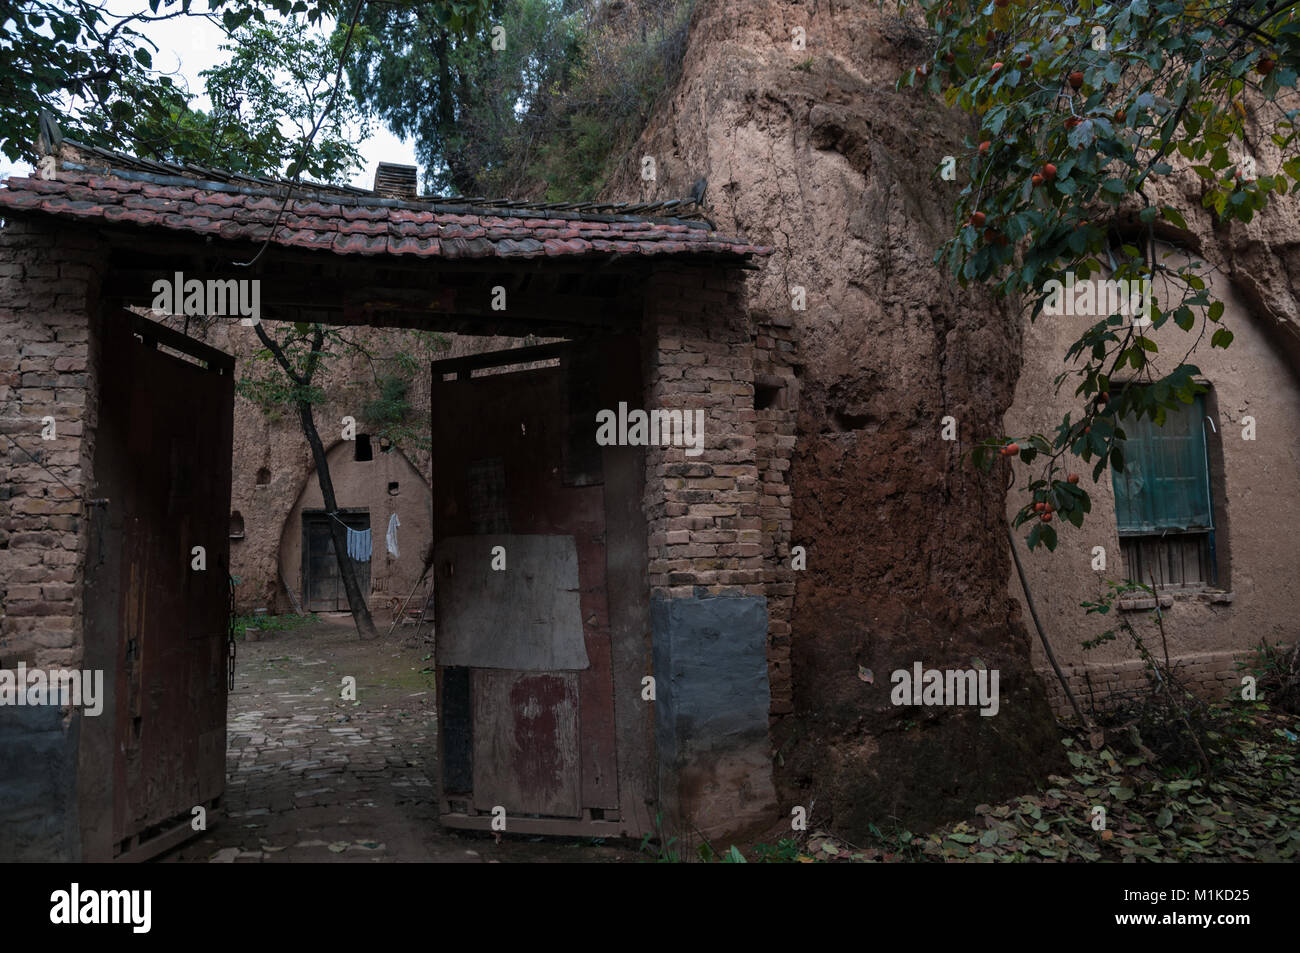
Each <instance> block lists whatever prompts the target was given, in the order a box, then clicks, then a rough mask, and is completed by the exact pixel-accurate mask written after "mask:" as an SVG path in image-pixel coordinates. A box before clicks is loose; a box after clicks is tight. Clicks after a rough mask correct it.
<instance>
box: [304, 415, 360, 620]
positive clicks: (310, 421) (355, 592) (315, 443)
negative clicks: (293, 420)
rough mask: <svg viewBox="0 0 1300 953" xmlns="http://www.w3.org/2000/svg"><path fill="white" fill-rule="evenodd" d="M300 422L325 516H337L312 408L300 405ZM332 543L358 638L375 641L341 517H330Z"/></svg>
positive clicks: (328, 472)
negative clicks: (318, 485)
mask: <svg viewBox="0 0 1300 953" xmlns="http://www.w3.org/2000/svg"><path fill="white" fill-rule="evenodd" d="M298 419H299V420H301V421H302V432H303V436H305V437H306V438H307V443H308V445H309V446H310V447H311V455H312V459H313V460H314V461H315V462H316V477H317V479H318V480H319V481H320V495H321V499H322V500H323V501H324V503H325V512H326V513H330V514H336V513H338V511H339V504H338V500H337V499H336V498H335V496H334V481H333V480H332V479H331V478H330V466H329V461H328V460H326V458H325V445H324V444H323V443H321V439H320V433H319V432H318V431H317V430H316V419H315V417H314V416H313V415H312V412H311V404H309V403H307V402H306V401H299V402H298ZM330 539H332V540H334V555H335V557H336V558H337V559H338V561H339V575H340V576H341V577H342V579H343V591H344V592H345V593H347V596H348V607H349V608H350V609H351V610H352V621H353V622H354V623H356V627H357V635H358V636H359V637H360V638H363V639H373V638H374V637H375V636H376V635H378V632H377V631H376V630H375V623H374V620H373V619H371V618H370V607H369V606H367V605H366V599H365V595H364V594H363V593H362V592H361V586H359V585H358V584H357V574H356V570H355V568H354V567H353V565H352V559H351V557H350V556H348V536H347V529H346V528H345V527H344V525H343V523H342V522H341V521H340V520H339V519H338V517H337V516H331V517H330Z"/></svg>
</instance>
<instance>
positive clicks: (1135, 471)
mask: <svg viewBox="0 0 1300 953" xmlns="http://www.w3.org/2000/svg"><path fill="white" fill-rule="evenodd" d="M1121 426H1122V427H1123V429H1124V433H1125V435H1126V436H1127V440H1126V442H1125V444H1124V472H1123V473H1116V472H1115V471H1114V470H1112V471H1111V483H1112V486H1113V488H1114V491H1115V521H1116V523H1117V525H1118V528H1119V534H1120V535H1121V536H1143V535H1160V534H1165V533H1211V532H1213V531H1214V502H1213V496H1212V494H1211V491H1210V467H1209V455H1208V450H1207V447H1206V438H1205V398H1204V395H1202V394H1197V395H1196V397H1195V400H1194V401H1193V402H1192V403H1191V404H1187V405H1184V407H1183V408H1182V409H1181V410H1180V411H1179V410H1176V411H1172V412H1170V413H1169V414H1168V415H1167V416H1166V418H1165V423H1164V426H1157V425H1156V423H1155V421H1153V420H1151V419H1150V418H1149V417H1143V418H1142V419H1141V420H1134V419H1133V418H1125V419H1124V420H1123V421H1121Z"/></svg>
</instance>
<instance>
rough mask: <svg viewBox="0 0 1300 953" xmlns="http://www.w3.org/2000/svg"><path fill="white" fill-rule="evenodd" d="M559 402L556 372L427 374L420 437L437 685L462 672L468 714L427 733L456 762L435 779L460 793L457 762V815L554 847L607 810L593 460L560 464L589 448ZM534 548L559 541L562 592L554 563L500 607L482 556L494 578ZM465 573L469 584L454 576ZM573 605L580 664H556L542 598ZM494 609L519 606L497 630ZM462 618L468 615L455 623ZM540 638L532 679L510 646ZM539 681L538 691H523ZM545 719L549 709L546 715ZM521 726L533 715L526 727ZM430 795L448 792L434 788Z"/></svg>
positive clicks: (607, 706) (556, 634)
mask: <svg viewBox="0 0 1300 953" xmlns="http://www.w3.org/2000/svg"><path fill="white" fill-rule="evenodd" d="M571 391H572V388H571V386H570V383H569V375H568V373H567V372H566V369H565V368H546V369H540V370H531V371H522V372H517V373H506V374H490V375H485V376H480V377H468V376H465V377H462V378H461V379H460V380H455V381H447V382H444V381H443V380H442V374H441V373H438V372H436V369H435V374H434V392H433V401H434V408H433V434H432V436H433V442H434V446H436V447H438V448H439V453H438V457H437V460H436V461H435V464H434V473H433V478H434V479H433V500H434V542H435V545H436V546H437V547H438V549H437V556H436V559H435V567H436V571H435V601H434V605H435V610H436V614H437V620H438V633H439V636H438V647H437V650H436V651H437V652H438V665H439V669H440V672H441V673H442V676H443V680H444V684H445V683H446V679H447V676H448V673H449V672H452V671H455V669H456V668H457V667H462V666H468V668H469V672H470V677H469V695H470V698H469V700H468V705H458V706H457V709H458V711H460V712H466V713H468V717H469V719H470V720H469V723H468V724H460V723H458V722H457V721H456V720H455V719H454V718H453V719H452V720H451V721H448V719H447V718H446V717H443V718H442V719H440V723H441V725H442V732H443V737H442V739H441V742H442V744H443V745H444V750H445V751H448V752H453V753H455V754H456V757H455V764H454V765H448V764H447V763H446V762H444V768H447V767H454V768H455V769H456V770H455V772H454V773H455V774H456V775H457V776H458V777H461V778H463V776H464V773H465V771H464V769H465V768H467V767H468V765H466V764H465V763H464V762H465V761H466V760H468V761H470V762H472V771H470V772H469V773H470V774H471V775H472V779H473V791H472V798H471V799H470V800H469V802H468V804H469V806H470V807H471V808H472V809H474V810H478V811H485V810H490V809H491V807H494V806H498V805H500V806H505V807H506V808H507V811H508V812H510V811H511V808H510V806H509V804H510V803H515V804H518V805H521V806H520V807H518V808H516V809H515V810H517V811H522V812H524V813H526V814H532V815H541V817H542V818H552V819H554V823H551V824H550V826H547V827H541V826H539V827H537V828H535V829H537V830H545V831H547V832H554V833H562V832H569V831H572V832H580V831H583V830H590V829H592V828H591V824H592V822H593V821H595V822H600V821H602V820H604V819H612V818H616V817H617V814H616V813H615V812H617V810H618V808H619V802H618V784H617V760H616V753H615V740H614V739H615V726H614V699H613V677H612V674H611V651H610V644H609V638H610V635H609V609H608V599H607V595H606V591H605V587H606V582H605V562H606V553H605V545H606V540H605V517H604V512H605V499H604V487H603V486H602V485H601V482H600V473H599V460H600V458H599V456H598V455H591V454H586V455H579V454H576V453H575V452H574V447H575V446H576V447H581V446H582V444H583V442H584V441H586V442H594V437H595V427H594V415H589V414H586V413H585V412H583V413H575V412H574V411H573V408H572V407H571V404H572V402H573V401H572V397H571ZM588 420H589V421H590V426H589V428H588V430H587V432H585V433H575V432H574V431H573V428H574V427H579V428H583V427H587V423H586V421H588ZM466 421H473V426H466V425H465V422H466ZM580 456H581V459H580V460H579V457H580ZM525 539H527V540H531V541H532V542H531V544H525V543H523V542H522V541H523V540H525ZM548 539H550V540H560V539H563V540H565V543H564V545H567V546H568V547H570V549H571V552H572V554H573V555H572V557H569V558H572V559H573V561H574V562H576V569H577V572H576V579H574V580H573V581H572V582H570V581H568V577H563V578H562V577H561V575H557V574H556V573H555V572H554V571H553V570H554V567H555V566H557V565H559V564H560V562H562V559H561V557H560V556H559V555H558V553H551V554H550V555H549V556H548V557H546V558H545V563H546V565H547V566H549V567H551V568H550V569H547V570H544V571H542V572H541V574H540V575H539V576H537V577H536V578H535V579H534V580H532V584H533V588H532V589H531V590H530V589H528V587H527V586H525V585H524V580H523V579H519V580H517V586H516V588H515V589H512V590H511V591H510V595H508V596H507V595H506V594H505V588H502V592H496V591H495V590H494V589H493V587H494V586H495V587H507V586H508V585H509V583H507V582H506V581H505V580H503V579H501V575H502V574H501V573H499V572H497V573H494V572H491V571H490V570H489V566H490V561H491V546H492V545H493V544H494V543H499V544H501V545H504V546H505V549H506V565H507V569H506V570H505V574H506V575H509V574H510V573H516V572H518V573H523V572H524V571H525V570H526V569H529V568H536V567H538V566H540V565H541V563H539V562H531V563H530V562H529V561H528V559H529V557H536V558H537V559H542V557H543V553H542V549H544V548H545V547H546V546H549V545H552V543H548V542H546V540H548ZM511 540H514V541H515V542H514V543H513V544H512V543H511V542H510V541H511ZM556 545H559V544H558V543H557V544H556ZM530 546H531V548H530ZM534 550H535V551H534ZM521 556H523V557H525V558H524V559H523V561H522V562H521V561H520V558H519V557H521ZM467 561H468V562H467ZM449 566H450V567H451V575H450V576H449V575H448V571H449ZM467 566H472V567H473V568H472V570H470V571H468V572H467V571H465V570H466V568H467ZM479 569H481V570H482V572H479ZM493 576H496V577H497V579H496V580H493V579H492V577H493ZM574 590H576V596H577V599H576V606H574V608H576V610H577V615H578V616H579V618H580V623H579V626H578V628H580V632H581V644H582V647H583V649H584V654H585V664H578V663H577V662H574V661H573V653H571V652H569V651H567V650H565V651H561V649H562V648H563V647H564V646H565V645H568V644H569V642H568V641H567V639H568V635H569V633H570V632H573V633H574V635H575V636H576V634H577V633H576V631H575V629H574V627H573V626H572V623H571V616H570V614H569V611H568V609H567V608H565V609H564V611H562V612H561V611H559V608H558V606H559V603H557V602H555V600H554V596H555V594H556V593H558V592H565V593H567V594H568V596H569V598H570V599H571V598H572V596H573V595H574V594H575V593H574ZM507 598H509V599H524V600H527V604H526V606H525V607H524V609H523V611H522V612H521V613H513V614H512V611H510V610H508V609H503V608H501V607H500V605H499V603H500V602H501V601H502V600H503V599H507ZM467 605H469V606H477V608H470V609H469V610H468V611H467V609H466V607H467ZM565 605H566V606H567V605H569V603H565ZM516 616H518V617H517V618H516ZM546 619H549V622H546V623H545V624H541V625H539V624H537V621H536V620H546ZM548 625H549V632H550V636H549V638H550V639H551V640H552V644H550V645H549V646H548V650H549V653H550V656H551V657H552V659H553V660H554V661H553V662H552V663H551V664H554V666H555V668H554V669H552V670H549V671H544V672H540V671H538V670H537V667H536V655H534V654H530V653H528V652H524V651H522V650H520V649H519V648H518V645H519V644H521V643H523V642H524V641H526V635H527V633H530V632H531V633H532V634H533V635H538V634H540V633H541V632H543V630H546V629H547V626H548ZM467 646H468V647H469V648H468V650H467ZM561 660H565V661H561ZM504 672H513V673H514V676H512V677H515V678H517V679H519V680H522V681H519V682H517V683H512V684H513V685H514V688H513V689H512V690H516V689H517V691H516V694H515V695H512V694H511V692H510V691H507V690H506V688H504V687H503V684H502V679H503V678H505V676H504V675H503V673H504ZM543 674H544V675H545V676H546V679H550V681H546V680H542V681H536V680H533V681H529V679H530V678H532V679H535V678H537V677H540V676H542V675H543ZM457 677H458V678H459V677H460V676H457ZM520 685H527V686H530V687H529V688H528V689H525V688H522V687H520ZM561 685H563V686H564V689H563V690H561V689H560V687H559V686H561ZM484 693H487V694H484ZM519 693H523V695H520V694H519ZM524 696H526V697H524ZM544 700H549V701H547V702H546V704H543V701H544ZM552 703H553V706H555V707H553V708H548V707H547V705H550V704H552ZM519 705H523V706H524V708H523V709H519V708H518V707H517V706H519ZM570 705H571V706H572V719H573V725H574V728H575V733H574V734H573V735H572V739H571V740H572V743H573V748H572V750H570V749H569V748H568V747H567V745H568V743H569V740H570V735H569V734H568V733H567V729H564V728H563V725H564V724H565V722H564V718H567V717H569V716H568V715H567V714H565V715H564V717H563V718H561V713H567V712H568V711H569V708H568V706H570ZM525 711H529V712H533V711H535V712H536V714H535V715H534V716H533V717H531V718H529V717H526V716H525V715H524V713H523V712H525ZM443 714H444V715H450V714H452V712H444V713H443ZM462 717H464V716H462ZM466 734H468V736H469V737H470V738H471V739H472V740H471V742H470V744H469V746H468V747H469V749H470V751H471V752H472V756H471V757H469V758H466V757H465V754H464V748H465V745H464V744H463V742H457V744H456V745H450V744H449V742H452V741H455V740H456V739H460V738H463V737H464V736H465V735H466ZM522 737H528V738H532V739H534V742H535V743H536V744H537V745H538V746H539V748H538V751H539V753H538V754H537V756H536V757H537V759H539V760H535V761H529V760H527V759H524V760H520V759H519V757H517V756H516V755H515V754H514V751H515V749H514V748H513V747H511V745H512V744H514V743H515V742H517V741H518V740H519V739H520V738H522ZM512 739H513V740H512ZM552 769H554V770H556V771H561V772H564V773H565V776H564V778H563V779H562V780H556V778H555V776H554V774H553V772H552ZM443 793H444V795H446V794H450V793H453V792H452V791H451V789H448V788H446V787H445V786H444V791H443ZM456 793H459V794H469V793H470V792H464V791H460V792H456ZM462 803H464V802H462ZM525 805H531V807H525ZM443 809H444V810H443V819H444V822H445V823H449V824H458V823H467V824H468V826H482V825H481V824H478V823H472V822H471V821H472V820H473V819H470V821H467V820H466V819H465V818H460V817H453V816H451V815H453V814H454V813H456V812H454V811H453V810H452V808H451V806H450V804H449V801H448V799H447V798H446V797H444V800H443ZM562 818H563V819H572V820H560V819H562Z"/></svg>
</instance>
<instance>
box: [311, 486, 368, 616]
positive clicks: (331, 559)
mask: <svg viewBox="0 0 1300 953" xmlns="http://www.w3.org/2000/svg"><path fill="white" fill-rule="evenodd" d="M339 518H340V519H341V520H342V521H343V522H344V523H345V524H346V525H347V526H348V527H350V528H351V529H354V530H357V531H364V530H368V529H370V514H369V513H363V512H348V511H343V512H341V513H340V514H339ZM330 519H332V517H330V516H329V514H327V513H324V512H321V511H307V512H305V513H303V515H302V536H303V540H302V589H303V593H304V603H305V604H304V606H303V608H305V609H306V610H307V611H308V612H348V611H350V608H351V606H350V604H349V602H348V594H347V590H346V589H345V588H344V586H343V576H342V574H341V573H340V572H339V562H338V558H337V557H336V556H335V555H334V536H333V533H332V531H331V529H330ZM372 551H373V550H372ZM352 569H353V571H354V572H355V573H356V577H357V585H358V586H359V587H360V588H361V592H362V593H363V594H366V595H369V593H370V563H369V562H358V561H356V560H353V561H352Z"/></svg>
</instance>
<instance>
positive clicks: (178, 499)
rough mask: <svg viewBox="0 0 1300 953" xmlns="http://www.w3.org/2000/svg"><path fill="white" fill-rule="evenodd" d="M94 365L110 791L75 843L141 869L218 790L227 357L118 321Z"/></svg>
mask: <svg viewBox="0 0 1300 953" xmlns="http://www.w3.org/2000/svg"><path fill="white" fill-rule="evenodd" d="M102 367H103V374H102V386H101V394H100V406H99V429H98V434H97V445H96V456H95V478H96V485H95V490H94V495H95V497H96V498H97V503H96V510H95V517H94V525H95V534H94V536H95V539H94V541H93V544H92V547H91V551H90V553H89V554H88V557H87V570H86V578H87V606H86V617H87V619H88V620H90V621H88V625H87V655H88V657H93V658H95V659H96V664H102V665H103V666H104V667H105V669H106V672H105V675H106V678H105V681H106V683H109V684H111V685H112V699H113V709H114V710H113V712H112V713H109V712H107V711H106V712H105V713H104V716H103V722H104V723H103V724H99V723H97V724H95V725H93V726H90V727H89V731H91V732H92V733H93V738H94V742H93V744H92V745H91V746H90V748H89V749H88V748H87V747H84V746H83V764H85V765H89V764H93V765H95V767H96V768H100V766H101V765H102V770H106V771H107V770H108V769H110V768H111V775H109V777H111V781H107V780H106V781H105V784H104V788H105V789H106V790H107V791H108V792H110V793H109V794H108V796H107V800H106V803H105V811H104V812H99V811H98V808H97V807H96V805H95V804H94V803H92V802H91V800H90V799H88V798H87V799H85V800H84V801H83V803H84V804H85V805H86V806H87V807H88V809H89V811H90V814H89V815H88V818H87V821H86V823H87V825H88V833H87V834H86V839H87V841H88V842H89V841H91V840H94V839H98V838H102V837H103V836H104V835H103V832H104V831H105V830H108V829H111V831H112V843H111V850H108V849H107V847H106V846H105V845H100V846H99V848H98V849H88V851H87V852H88V854H91V855H99V856H105V855H107V856H113V857H117V858H121V859H143V858H145V857H148V856H152V855H153V854H156V853H158V852H160V851H161V850H164V849H166V848H167V847H169V846H171V845H172V844H174V843H176V842H178V840H179V839H183V838H185V837H188V836H190V835H192V834H193V830H192V828H191V825H190V822H191V820H192V819H193V816H194V814H193V811H194V808H196V807H202V808H204V809H205V810H206V811H209V812H213V811H215V810H216V809H217V808H218V805H219V800H220V797H221V795H222V792H223V790H224V787H225V767H226V764H225V762H226V686H227V657H228V656H227V638H228V631H229V629H228V619H229V607H230V575H229V569H230V561H229V545H230V543H229V518H230V474H231V443H232V411H233V405H234V373H233V371H234V360H233V359H232V358H230V357H229V356H228V355H225V354H222V353H221V352H219V351H215V350H213V349H212V348H209V347H206V346H205V345H202V344H200V343H198V342H195V341H192V340H190V339H189V338H186V337H184V336H182V335H180V334H178V333H177V332H174V331H170V330H169V329H167V328H163V327H161V326H159V325H157V324H154V323H153V322H150V321H147V320H145V319H143V318H140V317H139V316H137V315H133V314H130V313H128V312H118V313H114V314H110V315H108V316H106V317H105V325H104V333H103V358H102ZM105 747H107V748H108V750H107V751H105V750H104V748H105ZM110 802H111V819H110V818H109V817H106V816H103V815H104V814H106V813H110V810H109V807H108V805H109V803H110ZM214 820H215V818H214V817H212V816H209V818H208V822H209V824H210V823H212V822H213V821H214ZM110 821H111V827H110ZM92 828H93V829H92ZM105 859H106V857H105Z"/></svg>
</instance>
